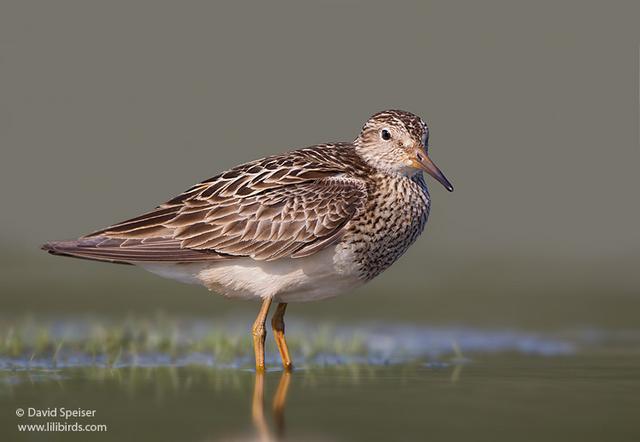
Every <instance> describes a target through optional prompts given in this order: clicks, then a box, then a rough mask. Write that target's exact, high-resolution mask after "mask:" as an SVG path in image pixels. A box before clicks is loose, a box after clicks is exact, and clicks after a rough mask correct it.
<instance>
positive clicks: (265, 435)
mask: <svg viewBox="0 0 640 442" xmlns="http://www.w3.org/2000/svg"><path fill="white" fill-rule="evenodd" d="M290 382H291V373H290V372H289V371H288V370H285V371H284V372H283V373H282V376H281V377H280V383H279V384H278V389H277V390H276V393H275V395H274V396H273V418H274V420H275V423H276V433H275V436H276V438H275V439H276V440H277V439H281V438H282V437H284V430H285V421H284V411H285V405H286V402H287V394H288V393H289V383H290ZM251 416H252V418H253V425H254V427H255V429H256V431H257V433H258V436H259V440H261V441H265V442H266V441H272V440H274V438H273V435H272V434H271V432H270V431H269V426H268V425H267V419H266V417H265V414H264V372H263V371H258V372H256V379H255V384H254V387H253V401H252V404H251Z"/></svg>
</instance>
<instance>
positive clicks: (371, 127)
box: [354, 110, 453, 192]
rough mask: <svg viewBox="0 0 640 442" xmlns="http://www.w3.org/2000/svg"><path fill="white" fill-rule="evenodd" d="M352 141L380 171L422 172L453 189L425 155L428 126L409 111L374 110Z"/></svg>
mask: <svg viewBox="0 0 640 442" xmlns="http://www.w3.org/2000/svg"><path fill="white" fill-rule="evenodd" d="M354 144H355V146H356V151H357V152H358V154H359V155H360V156H362V158H364V160H365V161H366V162H367V163H368V164H369V165H371V166H373V167H375V168H376V169H378V170H380V171H382V172H384V173H388V174H393V175H398V174H399V175H405V176H411V175H414V174H416V173H420V172H421V171H425V172H427V173H428V174H429V175H431V176H432V177H434V178H435V179H436V180H438V181H439V182H440V183H441V184H442V185H443V186H444V187H445V188H446V189H447V190H448V191H450V192H452V191H453V186H452V185H451V183H450V182H449V180H447V178H446V177H445V176H444V174H443V173H442V172H441V171H440V169H438V167H437V166H436V165H435V164H434V163H433V161H431V159H430V158H429V155H428V150H429V128H428V127H427V125H426V124H425V122H424V121H422V119H421V118H420V117H418V116H416V115H414V114H412V113H410V112H406V111H401V110H386V111H382V112H378V113H377V114H375V115H373V116H372V117H371V118H369V120H367V122H366V123H365V124H364V126H362V131H360V134H359V135H358V138H356V140H355V141H354Z"/></svg>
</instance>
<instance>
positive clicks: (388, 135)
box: [380, 129, 391, 141]
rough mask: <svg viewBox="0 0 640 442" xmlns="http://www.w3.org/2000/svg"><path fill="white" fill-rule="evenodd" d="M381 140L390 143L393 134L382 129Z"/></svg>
mask: <svg viewBox="0 0 640 442" xmlns="http://www.w3.org/2000/svg"><path fill="white" fill-rule="evenodd" d="M380 138H382V139H383V140H385V141H389V140H390V139H391V132H389V131H388V130H387V129H382V130H381V131H380Z"/></svg>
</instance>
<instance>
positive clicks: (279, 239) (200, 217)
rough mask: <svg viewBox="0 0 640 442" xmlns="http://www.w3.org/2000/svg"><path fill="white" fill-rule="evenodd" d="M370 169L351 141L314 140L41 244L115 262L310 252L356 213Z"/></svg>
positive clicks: (330, 240) (333, 237) (271, 257)
mask: <svg viewBox="0 0 640 442" xmlns="http://www.w3.org/2000/svg"><path fill="white" fill-rule="evenodd" d="M368 169H369V166H367V165H366V164H365V163H364V162H363V161H362V160H361V159H360V157H359V156H358V155H357V154H356V153H355V150H354V148H353V145H351V144H348V143H337V144H325V145H317V146H312V147H308V148H305V149H300V150H296V151H293V152H289V153H287V154H282V155H277V156H272V157H268V158H264V159H261V160H257V161H253V162H250V163H246V164H243V165H240V166H237V167H235V168H233V169H230V170H228V171H226V172H224V173H222V174H220V175H217V176H215V177H213V178H211V179H209V180H206V181H204V182H202V183H200V184H197V185H195V186H193V187H191V188H190V189H189V190H187V191H186V192H184V193H182V194H180V195H178V196H177V197H175V198H173V199H172V200H170V201H168V202H167V203H165V204H162V205H160V206H158V207H157V208H156V209H155V210H153V211H151V212H149V213H146V214H143V215H141V216H138V217H135V218H132V219H129V220H127V221H123V222H121V223H118V224H115V225H112V226H110V227H107V228H105V229H102V230H99V231H97V232H94V233H91V234H89V235H86V236H85V237H83V238H80V239H79V240H77V241H62V242H52V243H48V244H45V245H44V246H43V248H44V249H45V250H47V251H49V252H50V253H54V254H58V255H67V256H74V257H80V258H86V259H94V260H100V261H109V262H120V263H133V262H150V261H152V262H155V261H164V262H171V261H172V262H198V261H208V260H215V259H226V258H229V257H236V256H246V257H251V258H253V259H256V260H275V259H280V258H284V257H292V258H296V257H302V256H308V255H311V254H313V253H316V252H317V251H319V250H322V249H323V248H325V247H327V246H328V245H330V244H334V243H335V242H337V241H338V240H339V239H340V238H341V236H342V234H343V233H344V232H345V227H346V226H347V225H348V224H349V222H350V221H351V220H352V219H353V218H354V217H356V216H357V215H358V214H359V213H361V211H362V210H363V208H364V205H365V202H366V199H367V186H366V181H365V180H366V176H367V170H368Z"/></svg>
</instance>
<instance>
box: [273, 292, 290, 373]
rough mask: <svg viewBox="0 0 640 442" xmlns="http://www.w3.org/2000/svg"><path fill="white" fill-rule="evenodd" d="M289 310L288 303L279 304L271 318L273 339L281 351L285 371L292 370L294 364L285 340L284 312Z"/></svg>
mask: <svg viewBox="0 0 640 442" xmlns="http://www.w3.org/2000/svg"><path fill="white" fill-rule="evenodd" d="M286 309H287V303H286V302H281V303H280V304H278V308H277V309H276V312H275V313H274V314H273V316H272V317H271V328H272V329H273V337H274V338H275V340H276V344H277V345H278V350H279V351H280V357H281V358H282V365H283V366H284V369H285V370H287V371H288V370H291V369H292V368H293V363H292V362H291V357H290V356H289V347H287V341H286V340H285V339H284V312H285V310H286Z"/></svg>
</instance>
